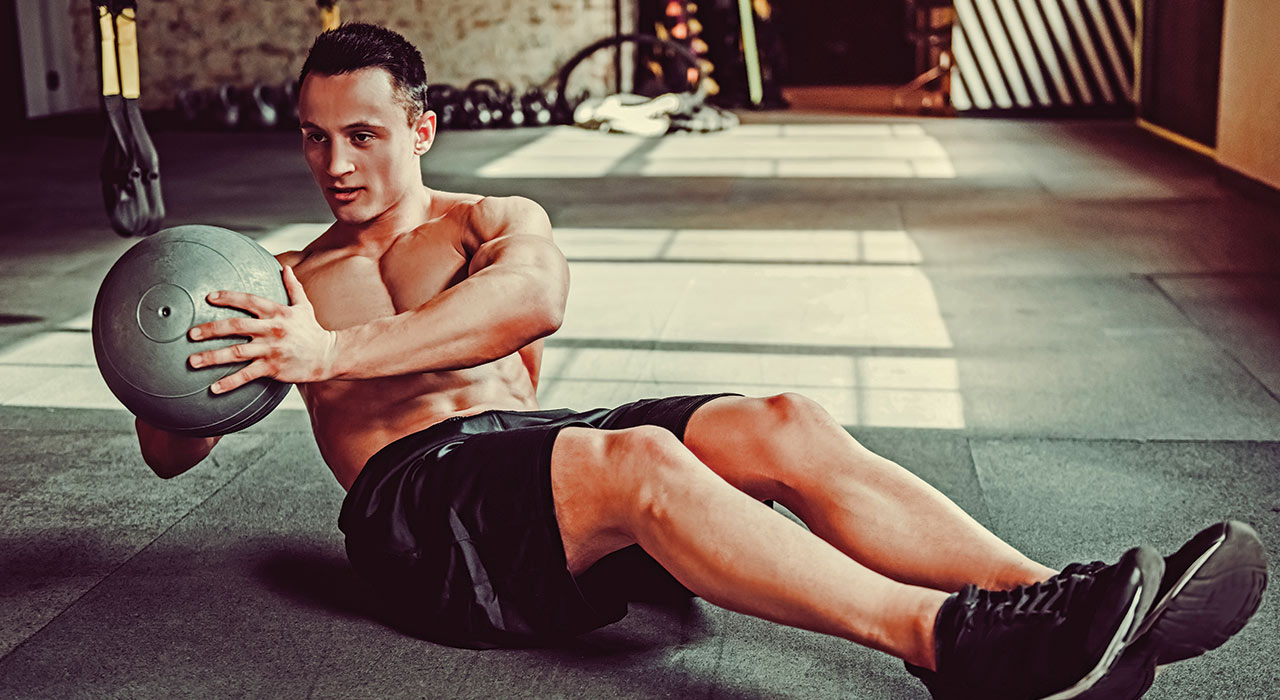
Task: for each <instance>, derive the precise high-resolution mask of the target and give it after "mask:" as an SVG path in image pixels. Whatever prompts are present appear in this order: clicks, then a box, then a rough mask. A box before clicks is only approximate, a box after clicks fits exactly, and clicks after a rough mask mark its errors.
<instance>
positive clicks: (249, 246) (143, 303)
mask: <svg viewBox="0 0 1280 700" xmlns="http://www.w3.org/2000/svg"><path fill="white" fill-rule="evenodd" d="M281 273H282V268H281V267H280V263H278V262H277V261H276V259H275V258H274V257H272V256H271V254H270V253H268V252H267V251H266V250H265V249H263V248H262V247H261V246H259V245H258V244H257V243H255V242H254V241H253V239H251V238H248V237H247V236H242V235H241V234H239V233H236V232H235V231H229V230H227V229H224V228H218V227H216V226H177V227H174V228H170V229H165V230H164V231H161V232H159V233H157V234H155V235H154V236H151V237H150V238H147V239H144V240H142V241H140V242H139V243H137V244H136V245H134V246H133V247H132V248H130V249H129V250H128V251H126V252H125V254H124V255H122V256H121V257H120V259H119V260H118V261H116V264H115V265H113V266H112V267H111V270H110V271H109V272H108V273H107V276H106V278H105V279H104V280H103V282H102V287H101V288H100V289H99V290H98V298H97V301H96V302H95V303H94V306H93V352H94V355H95V357H96V358H97V360H98V369H99V371H101V372H102V378H103V379H105V380H106V382H107V386H108V387H110V389H111V393H113V394H115V395H116V398H118V399H120V403H122V404H124V405H125V408H127V409H129V410H130V411H131V412H132V413H133V414H134V415H136V416H138V417H139V418H141V419H142V420H144V421H146V422H147V423H150V424H152V425H154V426H156V427H157V428H160V429H162V430H167V431H169V432H172V433H177V434H180V435H189V436H201V437H208V436H213V435H225V434H226V433H232V432H235V431H237V430H243V429H244V428H247V427H249V426H250V425H252V424H254V423H256V422H258V421H259V420H262V419H263V418H264V417H266V415H267V414H268V413H270V412H271V411H272V409H274V408H275V407H276V406H277V405H279V404H280V402H281V401H282V400H284V397H285V395H286V394H287V393H289V387H290V385H289V384H286V383H283V382H279V381H276V380H273V379H268V378H265V377H264V378H259V379H256V380H254V381H252V382H249V383H248V384H245V385H244V386H241V387H239V388H237V389H234V390H232V391H229V392H226V393H224V394H214V393H213V392H212V391H210V389H209V387H210V385H212V384H213V383H214V382H216V381H218V380H219V379H221V378H223V377H225V376H228V375H230V374H233V373H235V372H236V371H238V370H239V369H241V368H242V367H244V366H245V365H247V364H248V363H247V362H244V363H239V364H235V365H214V366H211V367H202V368H200V369H192V367H191V365H190V364H189V363H188V362H187V357H188V356H190V355H191V354H193V353H196V352H201V351H204V350H216V349H218V348H223V347H227V346H229V345H233V344H235V343H239V342H244V341H245V340H247V338H215V339H212V340H203V341H200V342H193V341H191V339H190V336H188V335H187V331H189V330H190V329H191V328H192V327H193V326H198V325H200V324H202V323H207V322H209V321H216V320H220V319H224V318H232V317H235V316H248V315H249V314H248V313H247V312H245V311H241V310H239V309H232V308H227V307H222V306H213V305H212V304H210V303H209V302H208V301H207V300H206V297H207V296H208V295H209V293H210V292H215V291H218V290H223V289H226V290H231V291H238V292H248V293H250V294H255V295H257V296H260V297H263V298H265V299H270V300H271V301H275V302H278V303H281V304H288V303H289V295H288V292H286V291H285V288H284V280H283V279H282V278H281Z"/></svg>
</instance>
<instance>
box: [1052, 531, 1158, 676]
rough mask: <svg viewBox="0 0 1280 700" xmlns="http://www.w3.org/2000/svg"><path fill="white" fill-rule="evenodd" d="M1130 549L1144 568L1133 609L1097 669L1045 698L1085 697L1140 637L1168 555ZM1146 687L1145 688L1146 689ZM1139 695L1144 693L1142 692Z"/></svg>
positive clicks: (1132, 605) (1123, 620)
mask: <svg viewBox="0 0 1280 700" xmlns="http://www.w3.org/2000/svg"><path fill="white" fill-rule="evenodd" d="M1129 551H1130V552H1132V553H1133V556H1134V557H1135V558H1136V559H1137V566H1138V571H1139V572H1141V576H1140V579H1139V583H1138V587H1137V589H1136V590H1135V591H1134V593H1133V600H1132V601H1131V602H1130V603H1129V609H1128V611H1127V612H1126V613H1125V616H1124V618H1123V619H1122V620H1121V621H1120V624H1119V625H1117V626H1116V631H1115V633H1114V634H1113V635H1112V636H1111V642H1110V643H1109V644H1108V645H1107V649H1106V651H1104V652H1103V654H1102V658H1101V659H1099V660H1098V664H1097V665H1096V666H1094V668H1093V670H1091V671H1089V672H1088V673H1087V674H1085V676H1084V677H1083V678H1081V679H1080V680H1079V681H1077V682H1076V684H1075V685H1073V686H1071V687H1070V688H1067V689H1065V690H1060V691H1058V692H1056V693H1054V694H1052V695H1047V696H1045V697H1044V698H1042V699H1041V700H1069V699H1070V698H1080V697H1084V696H1085V694H1086V693H1088V692H1089V690H1090V689H1092V688H1093V687H1094V686H1095V685H1097V684H1098V682H1099V681H1101V680H1102V679H1103V677H1104V676H1106V675H1107V674H1108V673H1109V672H1111V670H1112V667H1113V666H1115V665H1116V661H1117V660H1118V659H1119V658H1120V654H1121V652H1123V651H1124V648H1125V646H1127V645H1128V644H1129V642H1131V641H1133V640H1134V639H1137V637H1138V630H1139V628H1140V627H1141V626H1142V622H1143V620H1144V619H1145V618H1146V617H1147V613H1148V612H1149V611H1150V610H1151V606H1152V603H1153V602H1154V600H1155V596H1156V593H1157V591H1158V584H1156V582H1157V581H1159V580H1160V579H1161V578H1162V577H1163V576H1164V559H1163V558H1162V557H1161V556H1160V555H1159V554H1158V553H1157V552H1156V551H1155V550H1154V549H1151V548H1149V547H1135V548H1134V549H1132V550H1129ZM1125 555H1126V556H1129V553H1128V552H1126V554H1125ZM1148 685H1149V684H1148ZM1145 690H1146V689H1145V688H1143V692H1145ZM1139 695H1141V692H1140V693H1139ZM1133 697H1137V696H1133Z"/></svg>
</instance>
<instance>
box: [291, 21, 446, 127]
mask: <svg viewBox="0 0 1280 700" xmlns="http://www.w3.org/2000/svg"><path fill="white" fill-rule="evenodd" d="M362 68H382V69H383V70H385V71H387V72H388V73H390V74H391V87H392V89H393V90H394V91H395V96H396V101H397V102H399V103H401V104H402V105H403V106H404V110H405V113H406V114H408V116H409V124H413V122H414V121H416V120H417V119H418V117H421V116H422V114H423V112H425V111H426V110H427V69H426V67H425V66H424V65H423V63H422V54H421V53H419V52H418V49H417V48H415V47H414V45H413V44H411V43H409V40H408V39H405V38H404V37H403V36H401V35H400V34H397V33H396V32H393V31H391V30H390V29H387V28H386V27H379V26H377V25H374V24H365V23H363V22H350V23H347V24H344V25H342V26H340V27H338V28H337V29H330V30H329V31H327V32H324V33H322V34H320V36H318V37H316V40H315V42H314V43H312V44H311V52H310V53H308V54H307V60H306V62H305V63H303V64H302V72H301V73H300V74H299V75H298V85H299V86H301V85H302V81H304V80H306V78H307V74H309V73H319V74H321V75H342V74H343V73H352V72H354V71H358V70H360V69H362Z"/></svg>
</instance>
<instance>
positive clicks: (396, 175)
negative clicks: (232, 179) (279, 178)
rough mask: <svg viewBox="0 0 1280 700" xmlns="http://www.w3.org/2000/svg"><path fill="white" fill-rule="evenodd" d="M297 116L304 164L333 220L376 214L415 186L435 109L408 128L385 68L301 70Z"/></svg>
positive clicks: (432, 130)
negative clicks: (306, 72)
mask: <svg viewBox="0 0 1280 700" xmlns="http://www.w3.org/2000/svg"><path fill="white" fill-rule="evenodd" d="M298 117H299V120H300V121H301V123H302V151H303V155H304V156H305V157H306V159H307V166H308V167H310V168H311V175H312V177H314V178H315V181H316V184H318V185H319V186H320V190H321V192H323V193H324V198H325V201H327V202H328V203H329V209H330V210H332V211H333V215H334V216H335V217H336V218H337V219H338V221H341V222H343V223H348V224H363V223H366V222H369V221H372V220H374V219H377V218H378V217H379V216H381V215H382V214H384V213H385V212H387V211H388V210H389V209H391V208H392V207H394V206H395V205H396V203H397V202H399V201H400V200H401V199H402V198H403V197H404V196H405V194H406V193H407V192H409V191H410V189H411V188H420V187H421V186H422V172H421V170H420V169H419V162H418V161H419V158H418V157H419V156H421V155H422V154H424V153H426V152H427V149H429V148H431V142H432V139H433V138H434V137H435V114H433V113H431V112H427V113H426V114H424V115H423V116H422V117H421V118H420V119H418V121H417V122H416V123H415V124H414V125H412V126H410V125H409V124H408V121H407V120H408V117H407V116H406V114H405V110H404V107H403V106H402V105H401V103H399V102H397V101H396V100H395V95H394V92H393V88H392V84H391V74H389V73H387V72H386V71H385V70H382V69H381V68H366V69H362V70H358V71H355V72H353V73H345V74H343V75H319V74H315V73H313V74H310V75H308V76H307V78H306V80H305V81H304V82H303V84H302V89H301V91H300V94H299V96H298Z"/></svg>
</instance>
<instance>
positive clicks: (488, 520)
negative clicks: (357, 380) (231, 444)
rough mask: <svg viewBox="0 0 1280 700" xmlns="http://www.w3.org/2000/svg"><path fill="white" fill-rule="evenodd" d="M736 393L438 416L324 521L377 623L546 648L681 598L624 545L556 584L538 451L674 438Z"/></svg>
mask: <svg viewBox="0 0 1280 700" xmlns="http://www.w3.org/2000/svg"><path fill="white" fill-rule="evenodd" d="M736 395H738V394H711V395H701V396H677V397H671V398H664V399H644V400H641V401H636V402H634V403H630V404H625V405H623V406H619V407H618V408H615V409H603V408H599V409H594V410H590V411H572V410H569V409H560V410H545V411H486V412H484V413H479V414H476V415H473V416H459V417H455V418H449V419H447V420H445V421H442V422H440V423H437V424H436V425H433V426H431V427H429V428H427V429H426V430H423V431H421V432H418V433H414V434H413V435H409V436H407V437H404V438H401V439H399V440H397V441H395V442H393V443H391V444H390V445H387V446H386V447H385V448H383V449H382V450H381V451H379V452H378V453H377V454H376V455H374V456H373V457H372V458H370V460H369V462H368V464H366V465H365V467H364V470H363V471H362V472H361V473H360V476H359V477H357V478H356V481H355V483H354V484H352V486H351V490H350V492H349V493H348V494H347V497H346V500H345V501H344V502H343V504H342V514H341V516H340V517H339V520H338V527H339V528H340V529H341V530H342V532H343V533H344V534H345V535H346V548H347V557H348V558H349V559H350V560H351V564H352V566H353V567H354V568H355V570H356V572H357V573H358V574H360V576H361V577H362V578H364V579H365V580H366V581H368V582H369V583H370V584H371V585H372V586H373V588H374V589H375V591H376V593H377V595H378V597H379V598H380V599H381V602H382V603H383V607H384V609H385V610H386V611H387V614H388V617H389V619H390V621H391V622H393V623H394V624H395V625H396V626H397V627H399V628H401V629H403V630H405V631H407V632H409V633H411V634H414V635H417V636H420V637H424V638H427V639H432V640H435V641H439V642H443V643H446V644H450V645H453V646H462V647H472V648H486V647H495V646H529V645H539V644H546V643H549V642H553V641H555V640H558V639H563V638H566V637H571V636H573V635H576V634H581V633H583V632H586V631H589V630H592V629H596V628H598V627H602V626H604V625H607V624H610V623H612V622H616V621H618V620H620V619H622V617H623V616H624V615H626V612H627V603H628V601H634V600H641V599H650V598H653V599H661V598H669V597H671V596H673V595H674V596H681V595H683V596H685V597H688V596H690V595H692V594H691V593H689V592H688V590H687V589H685V588H684V587H683V586H680V584H679V583H677V582H676V581H675V579H674V578H672V577H671V576H670V574H667V573H666V572H665V571H663V570H662V569H661V567H659V566H658V565H657V563H656V562H654V561H653V559H651V558H649V556H648V555H647V554H645V553H644V552H643V551H642V550H640V549H639V548H638V547H635V546H632V547H628V548H627V549H624V550H622V551H620V552H615V553H614V554H611V555H609V556H608V557H605V558H604V559H602V560H601V561H600V562H598V563H597V564H596V565H595V566H592V567H591V568H590V569H588V570H587V571H586V572H584V573H583V574H582V575H580V576H578V577H577V578H575V577H574V576H573V575H571V574H570V573H569V570H568V568H567V567H566V564H565V554H564V545H563V543H562V541H561V539H560V528H559V526H558V525H557V524H556V515H555V507H554V505H553V503H552V497H551V448H552V445H553V444H554V442H555V438H556V435H557V434H558V433H559V431H560V429H561V428H564V427H568V426H584V427H590V428H598V429H604V430H618V429H622V428H630V427H634V426H638V425H656V426H661V427H663V428H666V429H667V430H670V431H671V432H672V433H674V434H675V436H676V437H677V438H678V439H681V440H683V439H684V430H685V426H686V425H688V422H689V417H690V416H691V415H693V412H694V411H695V410H696V409H697V408H698V407H700V406H702V405H703V404H704V403H706V402H707V401H710V400H712V399H715V398H719V397H721V396H736ZM623 584H626V585H623ZM637 588H639V589H640V590H637Z"/></svg>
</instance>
